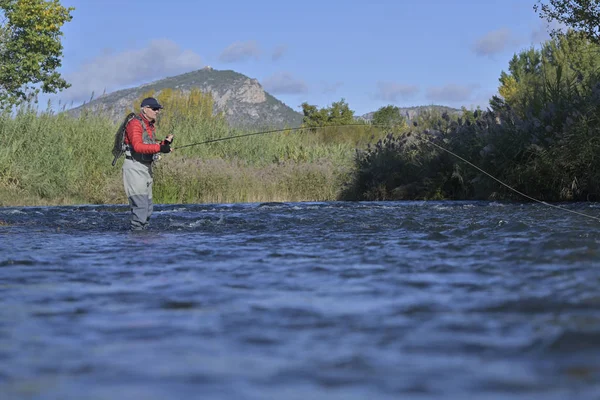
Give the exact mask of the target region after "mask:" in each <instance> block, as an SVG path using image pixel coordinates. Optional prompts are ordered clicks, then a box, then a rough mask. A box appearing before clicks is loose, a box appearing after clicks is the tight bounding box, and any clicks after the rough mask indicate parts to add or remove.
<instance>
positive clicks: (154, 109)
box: [140, 97, 163, 121]
mask: <svg viewBox="0 0 600 400" xmlns="http://www.w3.org/2000/svg"><path fill="white" fill-rule="evenodd" d="M140 107H141V109H142V113H143V114H144V115H145V116H146V118H148V120H149V121H156V117H157V115H158V113H159V112H160V110H162V108H163V106H161V105H160V103H159V102H158V101H157V100H156V99H155V98H154V97H146V98H145V99H144V100H142V104H141V105H140Z"/></svg>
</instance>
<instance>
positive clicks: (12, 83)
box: [0, 0, 74, 108]
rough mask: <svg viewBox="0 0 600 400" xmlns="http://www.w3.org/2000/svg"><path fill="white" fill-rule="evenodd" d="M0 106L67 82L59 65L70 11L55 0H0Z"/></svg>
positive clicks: (66, 84) (30, 97) (67, 85)
mask: <svg viewBox="0 0 600 400" xmlns="http://www.w3.org/2000/svg"><path fill="white" fill-rule="evenodd" d="M0 10H1V12H2V13H3V14H4V15H3V16H4V21H2V25H1V26H0V108H10V107H12V106H15V105H19V104H21V103H23V102H27V101H31V100H32V99H34V98H35V96H36V95H37V94H38V93H39V92H40V91H42V92H44V93H56V92H57V91H60V90H62V89H66V88H68V87H69V86H70V85H69V84H68V83H67V82H66V81H65V80H64V79H63V78H62V77H61V75H60V74H59V73H58V72H57V69H58V68H60V66H61V58H62V55H63V54H62V50H63V47H62V43H61V41H60V38H61V36H62V35H63V33H62V32H61V27H62V26H63V25H64V24H65V22H68V21H71V19H72V16H71V11H72V10H74V8H72V7H69V8H65V7H63V6H61V5H60V3H59V1H58V0H0Z"/></svg>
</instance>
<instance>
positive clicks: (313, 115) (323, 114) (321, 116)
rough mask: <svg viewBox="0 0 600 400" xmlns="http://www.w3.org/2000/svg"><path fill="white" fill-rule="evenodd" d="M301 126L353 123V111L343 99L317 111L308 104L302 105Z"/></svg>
mask: <svg viewBox="0 0 600 400" xmlns="http://www.w3.org/2000/svg"><path fill="white" fill-rule="evenodd" d="M302 112H303V114H304V120H303V124H304V126H306V127H310V128H312V127H316V126H333V125H348V124H352V123H355V121H354V111H353V110H351V109H350V107H349V106H348V103H346V101H345V100H344V99H341V100H340V101H337V102H334V103H332V104H331V106H330V107H326V108H321V109H318V108H317V107H316V106H313V105H310V104H308V103H306V102H305V103H302Z"/></svg>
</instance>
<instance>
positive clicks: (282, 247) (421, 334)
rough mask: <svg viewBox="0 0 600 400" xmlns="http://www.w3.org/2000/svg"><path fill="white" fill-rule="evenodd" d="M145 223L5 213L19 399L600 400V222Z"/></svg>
mask: <svg viewBox="0 0 600 400" xmlns="http://www.w3.org/2000/svg"><path fill="white" fill-rule="evenodd" d="M565 207H568V208H570V209H572V210H576V211H578V212H582V213H586V214H589V215H593V216H595V217H599V216H600V206H597V205H594V204H575V205H567V206H565ZM127 218H128V212H127V209H126V208H125V207H124V206H121V205H117V206H79V207H43V208H31V207H28V208H0V398H2V399H23V398H31V399H165V398H170V399H191V398H206V399H311V400H312V399H344V400H346V399H348V400H350V399H398V398H403V399H404V398H408V399H429V398H432V399H434V398H435V399H438V398H444V399H467V398H477V399H504V398H507V399H544V400H545V399H561V400H562V399H598V398H600V222H598V221H597V220H593V219H588V218H585V217H582V216H579V215H576V214H573V213H568V212H565V211H562V210H558V209H555V208H550V207H548V206H544V205H540V204H503V203H491V202H397V203H395V202H394V203H268V204H239V205H176V206H162V207H161V206H158V207H156V210H155V214H154V216H153V218H152V228H151V230H150V231H147V232H143V233H133V232H129V231H128V230H127Z"/></svg>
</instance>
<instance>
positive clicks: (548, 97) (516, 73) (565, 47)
mask: <svg viewBox="0 0 600 400" xmlns="http://www.w3.org/2000/svg"><path fill="white" fill-rule="evenodd" d="M598 63H600V46H599V45H598V44H595V43H593V42H591V41H590V40H588V39H587V38H586V36H585V35H583V34H582V33H578V32H575V31H569V32H567V33H566V34H564V35H561V36H558V37H556V38H554V39H552V40H550V41H548V42H546V43H544V45H543V46H542V48H541V49H540V50H535V49H529V50H526V51H523V52H521V53H520V54H518V55H515V56H514V57H513V58H512V59H511V60H510V62H509V66H508V72H504V71H502V73H501V75H500V78H499V81H500V86H499V88H498V92H499V94H500V95H501V96H502V98H503V100H504V103H506V104H508V105H509V106H510V107H511V108H513V109H514V110H515V111H516V112H517V113H518V114H519V115H520V116H521V117H525V116H526V114H527V113H534V114H536V113H537V112H539V110H541V109H542V108H544V107H545V106H546V105H548V104H550V103H552V104H554V105H555V106H558V105H560V104H565V103H568V102H570V101H571V100H572V99H573V98H574V97H575V96H579V95H583V94H585V93H589V91H590V90H591V88H593V87H594V85H595V83H596V82H597V80H598V74H599V71H598V67H597V66H598ZM495 100H496V102H493V103H492V108H493V109H497V108H498V106H499V105H500V103H497V100H498V99H495ZM494 104H496V105H494Z"/></svg>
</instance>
